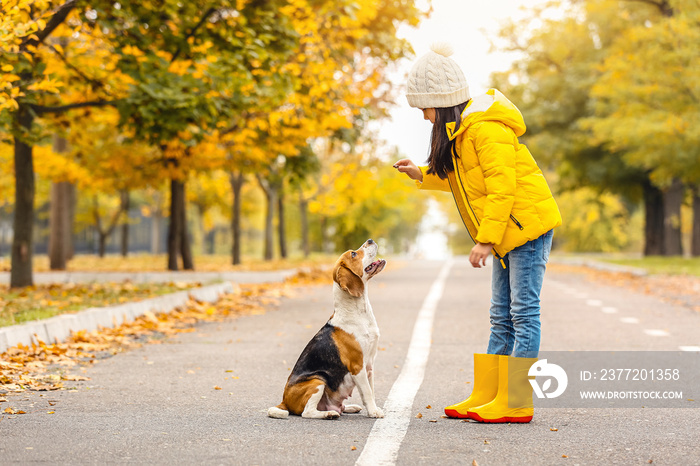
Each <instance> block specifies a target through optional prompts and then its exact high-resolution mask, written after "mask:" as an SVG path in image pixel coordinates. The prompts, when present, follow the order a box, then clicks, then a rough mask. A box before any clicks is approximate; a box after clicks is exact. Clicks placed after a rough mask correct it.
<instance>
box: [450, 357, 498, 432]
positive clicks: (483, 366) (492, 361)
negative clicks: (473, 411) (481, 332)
mask: <svg viewBox="0 0 700 466" xmlns="http://www.w3.org/2000/svg"><path fill="white" fill-rule="evenodd" d="M499 358H507V356H499V355H498V354H476V353H475V354H474V388H472V393H471V395H469V398H467V399H466V400H464V401H462V402H461V403H457V404H454V405H452V406H448V407H447V408H445V415H446V416H448V417H454V418H462V419H466V418H467V412H468V411H469V408H475V407H477V406H481V405H483V404H486V403H488V402H489V401H491V400H493V399H494V398H496V393H497V392H498V360H499Z"/></svg>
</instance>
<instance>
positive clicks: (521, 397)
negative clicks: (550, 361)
mask: <svg viewBox="0 0 700 466" xmlns="http://www.w3.org/2000/svg"><path fill="white" fill-rule="evenodd" d="M535 362H537V358H513V357H510V356H507V357H506V358H503V359H500V360H499V366H498V393H497V394H496V397H495V398H494V399H493V401H491V402H489V403H486V404H484V405H482V406H477V407H474V408H470V409H469V413H468V415H467V417H468V418H469V419H474V420H476V421H480V422H493V423H505V422H523V423H524V422H530V421H531V420H532V416H533V414H534V412H535V409H534V407H533V404H532V385H530V382H529V381H528V377H527V372H528V371H529V370H530V366H532V365H533V364H534V363H535Z"/></svg>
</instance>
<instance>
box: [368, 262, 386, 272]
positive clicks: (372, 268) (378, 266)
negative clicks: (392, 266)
mask: <svg viewBox="0 0 700 466" xmlns="http://www.w3.org/2000/svg"><path fill="white" fill-rule="evenodd" d="M385 265H386V261H385V260H384V259H380V260H378V261H374V262H372V263H371V264H369V265H368V266H367V267H365V272H367V273H368V274H369V275H374V274H375V273H379V272H381V271H382V269H384V266H385Z"/></svg>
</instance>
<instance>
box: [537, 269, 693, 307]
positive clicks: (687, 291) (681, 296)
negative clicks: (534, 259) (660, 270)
mask: <svg viewBox="0 0 700 466" xmlns="http://www.w3.org/2000/svg"><path fill="white" fill-rule="evenodd" d="M547 268H548V269H552V270H556V271H558V272H565V273H573V274H578V275H585V276H586V278H587V279H588V280H590V281H594V282H598V283H601V284H604V285H608V286H618V287H623V288H628V289H632V290H634V291H638V292H641V293H644V294H646V295H651V296H657V297H659V298H661V299H662V300H664V301H666V302H669V303H672V304H674V305H676V306H685V307H688V308H690V309H693V310H695V311H699V312H700V277H696V276H692V275H646V276H638V275H633V274H631V273H626V272H609V271H605V270H597V269H593V268H590V267H583V266H572V265H563V264H548V265H547Z"/></svg>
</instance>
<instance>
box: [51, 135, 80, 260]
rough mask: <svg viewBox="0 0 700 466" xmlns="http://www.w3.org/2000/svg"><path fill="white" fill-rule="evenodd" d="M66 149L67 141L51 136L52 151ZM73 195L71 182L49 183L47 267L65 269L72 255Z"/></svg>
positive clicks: (63, 151)
mask: <svg viewBox="0 0 700 466" xmlns="http://www.w3.org/2000/svg"><path fill="white" fill-rule="evenodd" d="M67 149H68V142H67V141H66V140H65V138H62V137H60V136H58V135H54V137H53V151H54V152H56V153H58V154H62V153H65V152H66V151H67ZM73 196H74V186H73V185H72V183H69V182H67V181H62V182H58V183H51V201H50V211H49V268H50V269H51V270H65V269H66V265H67V262H68V259H69V258H70V257H71V256H72V254H71V250H72V249H73V248H72V243H73V242H72V235H73V219H72V212H73V211H74V208H73V205H72V204H73V199H72V198H73Z"/></svg>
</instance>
